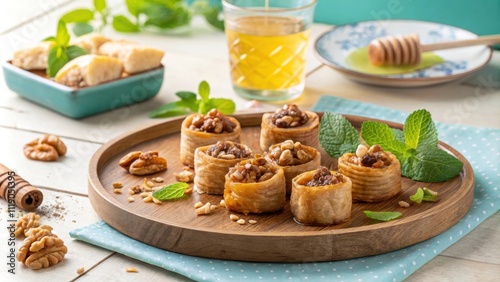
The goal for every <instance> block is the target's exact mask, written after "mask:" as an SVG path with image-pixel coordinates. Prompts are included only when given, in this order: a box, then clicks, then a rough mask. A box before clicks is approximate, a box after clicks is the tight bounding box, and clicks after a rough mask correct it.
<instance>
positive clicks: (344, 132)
mask: <svg viewBox="0 0 500 282" xmlns="http://www.w3.org/2000/svg"><path fill="white" fill-rule="evenodd" d="M319 143H320V144H321V146H322V147H323V148H324V149H325V151H326V152H327V153H328V155H330V156H331V157H333V158H338V157H340V156H342V155H343V154H345V153H350V152H355V151H356V148H357V146H358V145H359V134H358V131H357V130H356V128H354V126H352V124H351V123H350V122H349V121H348V120H347V119H346V118H345V117H344V116H342V115H339V114H334V113H330V112H325V113H324V114H323V117H322V118H321V122H320V125H319Z"/></svg>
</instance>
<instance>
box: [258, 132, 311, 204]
mask: <svg viewBox="0 0 500 282" xmlns="http://www.w3.org/2000/svg"><path fill="white" fill-rule="evenodd" d="M266 157H267V158H269V159H270V160H271V161H273V162H274V163H276V164H277V165H279V166H281V167H282V168H283V171H284V173H285V179H286V193H287V194H290V192H291V191H292V179H293V178H294V177H295V176H297V175H299V174H301V173H303V172H306V171H310V170H314V169H317V168H318V167H319V166H320V164H321V154H320V153H319V152H318V150H316V149H315V148H313V147H310V146H305V145H302V144H301V143H300V142H295V143H294V142H293V141H292V140H286V141H285V142H282V143H279V144H274V145H272V146H271V147H269V150H268V154H267V155H266Z"/></svg>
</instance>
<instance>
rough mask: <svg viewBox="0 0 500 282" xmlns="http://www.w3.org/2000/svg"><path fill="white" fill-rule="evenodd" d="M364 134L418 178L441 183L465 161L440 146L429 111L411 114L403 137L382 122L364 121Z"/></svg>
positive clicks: (405, 170)
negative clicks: (391, 154)
mask: <svg viewBox="0 0 500 282" xmlns="http://www.w3.org/2000/svg"><path fill="white" fill-rule="evenodd" d="M361 137H362V138H363V140H364V141H365V142H366V143H367V144H368V145H374V144H378V145H380V146H381V147H382V148H383V149H384V150H386V151H389V152H391V153H393V154H394V155H395V156H396V157H397V158H398V160H399V162H400V163H401V174H402V175H403V176H406V177H409V178H411V179H413V180H416V181H422V182H442V181H446V180H448V179H450V178H452V177H455V176H456V175H458V174H459V173H460V171H461V170H462V167H463V163H462V162H461V161H460V160H458V159H457V158H455V157H454V156H452V155H451V154H448V153H447V152H445V151H443V150H441V149H439V148H438V147H437V144H438V138H437V130H436V127H435V125H434V122H433V121H432V119H431V114H430V113H429V112H428V111H426V110H418V111H415V112H413V113H411V114H410V115H409V116H408V118H407V119H406V121H405V124H404V129H403V136H401V133H400V132H398V131H397V130H393V129H391V128H389V126H388V125H386V124H382V123H379V122H373V121H369V122H364V123H363V124H362V125H361Z"/></svg>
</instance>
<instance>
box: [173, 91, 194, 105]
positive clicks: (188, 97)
mask: <svg viewBox="0 0 500 282" xmlns="http://www.w3.org/2000/svg"><path fill="white" fill-rule="evenodd" d="M175 95H176V96H177V97H179V98H181V100H183V101H186V102H189V103H195V102H196V93H194V92H190V91H179V92H176V93H175Z"/></svg>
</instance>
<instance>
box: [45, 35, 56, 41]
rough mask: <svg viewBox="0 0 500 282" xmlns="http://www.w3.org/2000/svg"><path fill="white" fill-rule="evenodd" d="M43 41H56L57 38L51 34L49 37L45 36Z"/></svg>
mask: <svg viewBox="0 0 500 282" xmlns="http://www.w3.org/2000/svg"><path fill="white" fill-rule="evenodd" d="M42 41H52V42H56V38H55V37H54V36H49V37H45V38H44V39H43V40H42Z"/></svg>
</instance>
